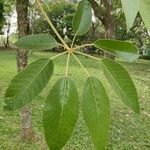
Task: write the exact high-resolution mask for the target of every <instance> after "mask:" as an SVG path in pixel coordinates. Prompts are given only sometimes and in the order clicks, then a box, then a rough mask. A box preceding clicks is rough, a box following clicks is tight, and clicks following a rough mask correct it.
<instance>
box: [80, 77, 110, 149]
mask: <svg viewBox="0 0 150 150" xmlns="http://www.w3.org/2000/svg"><path fill="white" fill-rule="evenodd" d="M82 109H83V116H84V120H85V122H86V124H87V127H88V129H89V133H90V135H91V137H92V139H93V142H94V145H95V147H96V150H105V147H106V144H107V142H108V131H109V100H108V97H107V94H106V92H105V89H104V87H103V85H102V83H101V82H100V81H99V80H98V79H96V78H94V77H89V78H88V79H87V81H86V83H85V85H84V89H83V102H82Z"/></svg>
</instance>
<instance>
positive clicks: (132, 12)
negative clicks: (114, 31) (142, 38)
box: [121, 0, 140, 31]
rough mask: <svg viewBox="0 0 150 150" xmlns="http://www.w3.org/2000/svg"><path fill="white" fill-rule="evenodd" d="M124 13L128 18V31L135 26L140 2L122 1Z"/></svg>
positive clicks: (136, 0)
mask: <svg viewBox="0 0 150 150" xmlns="http://www.w3.org/2000/svg"><path fill="white" fill-rule="evenodd" d="M121 3H122V8H123V12H124V14H125V17H126V24H127V30H128V31H129V29H130V28H131V27H132V26H133V23H134V20H135V18H136V16H137V13H138V11H139V8H140V0H121Z"/></svg>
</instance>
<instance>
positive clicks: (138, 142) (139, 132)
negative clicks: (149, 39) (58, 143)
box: [0, 50, 150, 150]
mask: <svg viewBox="0 0 150 150" xmlns="http://www.w3.org/2000/svg"><path fill="white" fill-rule="evenodd" d="M53 55H55V53H35V54H32V56H30V58H29V62H32V61H34V60H36V59H38V58H41V57H51V56H53ZM15 57H16V56H15V51H8V50H7V51H6V50H5V51H4V50H1V51H0V150H48V148H47V146H46V144H45V142H44V135H43V128H42V108H43V104H44V101H45V98H46V96H47V94H48V91H49V90H50V89H51V87H52V86H53V85H54V83H55V82H56V80H57V79H58V78H60V77H61V76H63V75H64V72H65V64H66V55H64V56H62V57H59V58H57V59H55V70H54V76H53V77H52V79H51V80H50V82H49V84H48V86H47V87H46V89H45V90H44V91H43V92H42V93H40V94H39V96H38V97H37V98H36V99H35V100H34V101H33V102H32V104H31V105H32V109H33V112H32V118H33V126H34V130H35V133H36V142H35V143H32V144H31V143H25V142H22V141H21V140H20V135H19V134H20V128H19V127H20V120H19V111H16V112H7V111H3V106H4V102H3V100H4V93H5V90H6V88H7V86H8V84H9V83H10V80H11V79H12V78H13V77H14V75H16V60H15ZM79 59H80V60H81V61H82V63H83V64H84V65H85V66H86V68H87V70H88V71H89V72H90V74H92V75H93V76H95V77H97V78H99V79H100V80H101V81H102V82H103V83H104V86H105V87H106V89H107V93H108V95H109V97H110V104H111V114H112V118H111V126H110V140H109V144H108V148H107V149H108V150H149V149H150V61H141V60H140V61H138V62H136V63H127V62H120V63H122V64H123V65H124V66H125V68H126V69H127V70H128V71H129V73H130V74H131V76H132V78H133V81H134V83H135V85H136V87H137V91H138V95H139V100H140V106H141V114H140V115H137V114H135V113H133V112H132V111H131V110H130V109H128V108H127V107H126V106H125V105H124V104H123V103H122V102H121V100H120V99H119V98H118V96H117V95H116V94H115V93H114V91H113V90H112V88H111V87H110V85H109V84H108V83H107V81H106V79H105V77H104V75H103V73H102V71H101V67H100V65H99V63H98V62H97V61H94V60H91V59H89V58H86V57H81V56H79ZM69 73H70V77H71V78H72V80H74V81H75V83H76V85H77V87H78V92H79V96H80V97H81V94H82V88H83V84H84V82H85V80H86V78H87V76H86V74H85V73H84V70H83V69H82V68H81V67H80V66H79V65H78V63H77V62H76V61H75V59H74V58H71V62H70V67H69ZM63 150H94V148H93V145H92V143H91V139H90V137H89V135H88V131H87V128H86V126H85V123H84V121H83V118H82V114H81V115H80V117H79V120H78V123H77V125H76V128H75V130H74V133H73V136H72V137H71V139H70V141H69V142H68V143H67V145H66V146H65V147H64V149H63Z"/></svg>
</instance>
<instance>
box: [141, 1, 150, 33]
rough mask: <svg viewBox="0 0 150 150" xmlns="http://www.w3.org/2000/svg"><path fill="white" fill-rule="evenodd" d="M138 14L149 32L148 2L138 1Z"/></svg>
mask: <svg viewBox="0 0 150 150" xmlns="http://www.w3.org/2000/svg"><path fill="white" fill-rule="evenodd" d="M140 14H141V16H142V19H143V21H144V23H145V26H146V27H147V29H148V30H149V31H150V0H141V1H140Z"/></svg>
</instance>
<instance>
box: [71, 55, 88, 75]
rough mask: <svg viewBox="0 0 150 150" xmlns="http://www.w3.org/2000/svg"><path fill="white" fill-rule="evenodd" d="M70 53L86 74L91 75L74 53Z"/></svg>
mask: <svg viewBox="0 0 150 150" xmlns="http://www.w3.org/2000/svg"><path fill="white" fill-rule="evenodd" d="M72 55H73V56H74V58H75V59H76V60H77V62H78V63H79V64H80V66H81V67H82V68H83V70H84V71H85V72H86V74H87V75H88V76H91V75H90V74H89V73H88V71H87V69H86V68H85V67H84V66H83V65H82V63H81V62H80V60H79V59H78V58H77V57H76V55H74V54H73V53H72Z"/></svg>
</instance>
